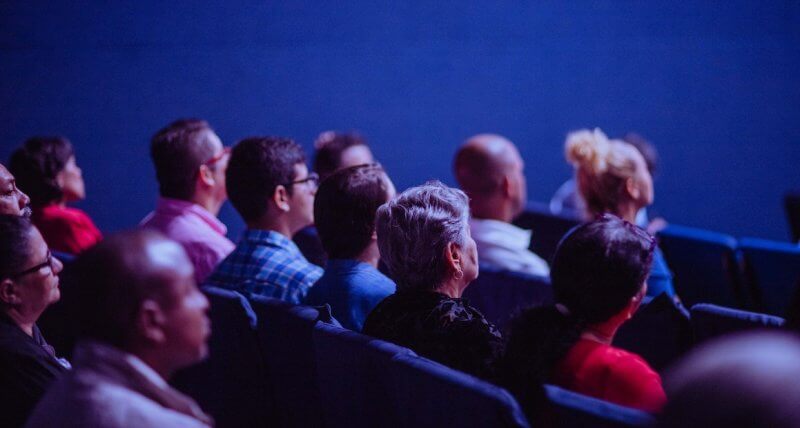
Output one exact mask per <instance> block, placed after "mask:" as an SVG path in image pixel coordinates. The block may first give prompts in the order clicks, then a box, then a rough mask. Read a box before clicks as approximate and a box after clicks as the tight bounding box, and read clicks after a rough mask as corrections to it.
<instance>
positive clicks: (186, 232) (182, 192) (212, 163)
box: [140, 119, 234, 283]
mask: <svg viewBox="0 0 800 428" xmlns="http://www.w3.org/2000/svg"><path fill="white" fill-rule="evenodd" d="M229 155H230V150H229V149H228V148H225V147H223V146H222V142H221V141H220V139H219V137H218V136H217V134H215V133H214V130H213V129H211V127H210V126H209V124H208V123H207V122H206V121H203V120H199V119H181V120H177V121H175V122H173V123H171V124H169V125H168V126H167V127H165V128H164V129H162V130H160V131H158V133H156V135H155V136H153V139H152V142H151V145H150V156H151V157H152V159H153V164H154V165H155V168H156V178H157V179H158V185H159V193H160V197H159V199H158V204H157V205H156V209H155V211H153V212H152V213H150V214H148V215H147V217H145V218H144V219H143V220H142V222H141V224H140V225H141V226H142V227H147V228H152V229H156V230H158V231H160V232H161V233H163V234H165V235H166V236H167V237H169V238H171V239H173V240H175V241H177V242H178V243H179V244H181V245H182V246H183V248H184V249H185V250H186V253H187V254H188V255H189V259H190V260H191V261H192V264H193V265H194V271H195V279H196V280H197V282H198V283H200V282H202V281H203V280H204V279H205V278H206V277H207V276H208V274H210V273H211V271H212V270H214V267H216V265H217V264H218V263H219V262H220V260H222V259H223V258H224V257H225V256H227V255H228V254H229V253H230V252H231V251H233V247H234V245H233V242H231V241H230V240H229V239H228V238H226V237H225V234H226V233H227V228H226V227H225V225H224V224H223V223H222V222H221V221H219V219H217V214H218V213H219V210H220V208H221V207H222V204H223V203H224V202H225V200H226V199H227V197H228V196H227V194H226V192H225V170H226V168H227V165H228V157H229Z"/></svg>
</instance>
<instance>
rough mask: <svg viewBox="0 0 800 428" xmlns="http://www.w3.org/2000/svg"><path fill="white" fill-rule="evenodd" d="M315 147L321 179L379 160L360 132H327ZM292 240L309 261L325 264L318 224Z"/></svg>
mask: <svg viewBox="0 0 800 428" xmlns="http://www.w3.org/2000/svg"><path fill="white" fill-rule="evenodd" d="M314 149H315V153H314V172H316V173H317V175H319V179H320V181H324V180H325V179H326V178H328V176H329V175H331V174H333V173H334V172H336V171H338V170H339V169H342V168H347V167H351V166H356V165H366V164H369V163H373V162H374V161H375V160H374V159H373V157H372V152H371V151H370V150H369V146H367V142H366V141H365V140H364V139H363V138H362V137H361V136H360V135H358V134H356V133H338V132H334V131H325V132H323V133H321V134H319V136H318V137H317V140H316V141H315V142H314ZM292 240H293V241H294V242H295V244H297V247H298V248H300V251H301V252H302V253H303V256H305V258H307V259H308V261H310V262H311V263H314V264H315V265H317V266H325V261H326V260H327V255H326V254H325V250H324V249H323V248H322V242H320V239H319V235H318V234H317V229H316V228H315V227H314V226H308V227H305V228H303V229H302V230H300V231H299V232H297V233H296V234H295V235H294V238H292Z"/></svg>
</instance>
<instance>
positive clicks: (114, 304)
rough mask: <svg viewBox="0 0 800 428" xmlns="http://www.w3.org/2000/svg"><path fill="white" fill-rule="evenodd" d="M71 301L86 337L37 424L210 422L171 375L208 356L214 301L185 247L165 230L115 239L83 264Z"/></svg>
mask: <svg viewBox="0 0 800 428" xmlns="http://www.w3.org/2000/svg"><path fill="white" fill-rule="evenodd" d="M72 268H74V270H73V271H72V273H73V274H74V277H73V279H74V280H75V282H76V283H78V284H80V287H73V288H71V293H70V294H68V295H67V296H65V298H66V300H65V304H66V306H67V309H68V312H69V313H70V315H71V317H72V318H73V319H74V320H75V324H76V329H77V334H78V337H79V338H80V341H79V343H78V346H77V348H76V350H75V355H74V364H75V367H74V369H73V370H72V371H71V372H70V373H67V374H65V375H64V376H62V377H61V379H60V380H58V381H57V382H56V383H54V384H53V385H52V386H51V388H50V389H49V390H48V392H47V393H46V394H45V396H44V398H42V400H41V401H40V402H39V404H38V406H37V407H36V409H35V410H34V412H33V415H32V416H31V418H30V420H29V421H28V425H27V426H28V427H43V428H44V427H48V428H53V427H104V428H112V427H201V426H208V425H211V424H212V422H211V420H210V418H209V417H208V416H206V415H205V414H203V412H202V411H201V410H200V408H199V407H198V406H197V404H196V403H195V402H194V401H192V400H191V399H190V398H189V397H186V396H184V395H183V394H181V393H179V392H178V391H176V390H174V389H173V388H171V387H170V386H169V385H168V384H167V382H166V380H167V379H169V378H170V376H171V375H172V374H173V373H174V372H175V371H176V370H178V369H180V368H183V367H186V366H188V365H191V364H193V363H195V362H197V361H199V360H201V359H202V358H203V357H204V356H205V355H206V353H207V346H206V341H207V339H208V335H209V333H210V328H209V320H208V317H207V316H206V312H207V310H208V300H206V298H205V296H204V295H203V294H202V293H201V292H200V290H199V289H198V288H197V284H196V283H195V281H194V268H193V267H192V264H191V262H190V260H189V258H188V257H187V255H186V252H185V251H184V250H183V248H181V246H180V245H178V244H177V243H175V242H174V241H171V240H169V239H167V238H165V237H164V236H163V235H161V234H159V233H158V232H155V231H151V230H138V231H133V232H125V233H121V234H117V235H114V236H111V237H109V238H108V239H106V240H105V241H103V242H101V243H100V244H98V245H96V246H95V247H93V248H92V249H90V250H88V251H86V252H85V253H84V254H82V255H81V256H80V257H78V259H77V260H76V261H75V262H74V265H73V267H71V269H72Z"/></svg>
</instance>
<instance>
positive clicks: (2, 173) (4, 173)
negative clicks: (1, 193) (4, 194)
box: [0, 165, 14, 185]
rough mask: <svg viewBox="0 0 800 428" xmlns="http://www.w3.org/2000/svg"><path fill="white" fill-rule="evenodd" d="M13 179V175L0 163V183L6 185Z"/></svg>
mask: <svg viewBox="0 0 800 428" xmlns="http://www.w3.org/2000/svg"><path fill="white" fill-rule="evenodd" d="M12 180H14V176H13V175H11V173H10V172H8V170H7V169H6V167H5V166H3V165H0V185H6V184H8V183H10V182H11V181H12Z"/></svg>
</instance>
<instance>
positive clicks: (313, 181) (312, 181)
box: [285, 172, 319, 189]
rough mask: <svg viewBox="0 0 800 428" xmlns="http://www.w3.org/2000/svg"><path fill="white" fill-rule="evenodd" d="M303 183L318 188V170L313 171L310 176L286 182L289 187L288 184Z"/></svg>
mask: <svg viewBox="0 0 800 428" xmlns="http://www.w3.org/2000/svg"><path fill="white" fill-rule="evenodd" d="M301 183H308V185H309V187H311V188H312V189H316V188H317V187H319V175H317V173H316V172H312V173H310V174H308V177H306V178H303V179H300V180H295V181H290V182H288V183H286V184H285V186H287V187H288V186H292V185H295V184H301Z"/></svg>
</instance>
